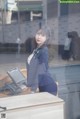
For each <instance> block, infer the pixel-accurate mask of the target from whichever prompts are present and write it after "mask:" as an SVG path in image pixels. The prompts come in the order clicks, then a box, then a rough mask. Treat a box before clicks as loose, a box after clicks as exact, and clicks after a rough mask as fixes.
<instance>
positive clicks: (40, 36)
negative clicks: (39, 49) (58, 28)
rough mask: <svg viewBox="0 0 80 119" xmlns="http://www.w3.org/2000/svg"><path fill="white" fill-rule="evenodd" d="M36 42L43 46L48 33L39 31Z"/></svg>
mask: <svg viewBox="0 0 80 119" xmlns="http://www.w3.org/2000/svg"><path fill="white" fill-rule="evenodd" d="M35 38H36V43H37V44H38V45H39V46H41V45H43V44H44V42H45V41H46V35H44V34H42V33H37V34H36V36H35Z"/></svg>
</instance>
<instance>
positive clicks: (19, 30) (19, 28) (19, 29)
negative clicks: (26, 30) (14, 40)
mask: <svg viewBox="0 0 80 119" xmlns="http://www.w3.org/2000/svg"><path fill="white" fill-rule="evenodd" d="M17 6H18V35H19V37H18V40H19V43H18V54H19V53H20V49H21V48H20V41H21V27H20V11H19V0H17Z"/></svg>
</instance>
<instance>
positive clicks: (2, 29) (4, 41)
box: [1, 0, 5, 43]
mask: <svg viewBox="0 0 80 119" xmlns="http://www.w3.org/2000/svg"><path fill="white" fill-rule="evenodd" d="M3 4H4V2H3V3H2V0H1V15H2V39H3V43H5V40H4V22H3V21H4V17H3V9H4V8H3V7H2V5H3Z"/></svg>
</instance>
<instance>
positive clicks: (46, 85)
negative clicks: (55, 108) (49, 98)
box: [27, 45, 57, 94]
mask: <svg viewBox="0 0 80 119" xmlns="http://www.w3.org/2000/svg"><path fill="white" fill-rule="evenodd" d="M48 59H49V55H48V48H47V46H46V45H43V46H41V47H40V48H37V49H36V50H35V51H34V56H33V57H32V59H31V62H30V64H28V63H27V86H29V87H31V89H32V90H33V91H35V90H36V89H37V88H39V90H40V92H50V93H53V94H56V93H57V85H56V83H55V82H54V80H53V79H52V77H51V75H50V73H49V71H48V69H49V67H48Z"/></svg>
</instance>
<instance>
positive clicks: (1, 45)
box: [0, 0, 80, 119]
mask: <svg viewBox="0 0 80 119" xmlns="http://www.w3.org/2000/svg"><path fill="white" fill-rule="evenodd" d="M79 13H80V4H65V3H64V4H62V3H59V1H56V0H49V1H48V0H43V1H41V0H33V1H28V0H0V97H2V96H3V97H4V96H14V95H15V93H14V94H12V95H11V92H10V90H8V92H6V91H7V90H6V91H4V90H3V91H2V90H1V88H2V87H3V86H4V85H6V84H7V83H9V82H10V81H11V78H10V77H9V76H8V74H7V71H9V70H12V69H15V68H16V67H17V68H19V69H20V70H21V69H22V72H23V74H24V76H26V75H27V71H26V70H25V69H26V61H27V58H28V56H29V55H30V54H31V53H32V52H33V50H34V49H35V48H36V44H35V34H36V32H37V31H38V30H39V29H40V28H42V26H45V28H46V31H47V36H48V39H49V40H48V42H47V46H48V49H49V72H50V74H51V76H52V77H53V79H54V81H56V82H58V97H60V98H62V99H63V100H64V101H65V105H64V106H65V107H64V112H65V118H66V119H78V118H80V85H79V84H80V66H79V65H80V35H79V34H80V14H79ZM34 69H35V66H34ZM22 76H23V75H22ZM26 79H27V78H26ZM7 81H9V82H7ZM18 91H20V90H18ZM18 91H17V95H19V94H21V93H18ZM22 94H27V93H26V92H22Z"/></svg>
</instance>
